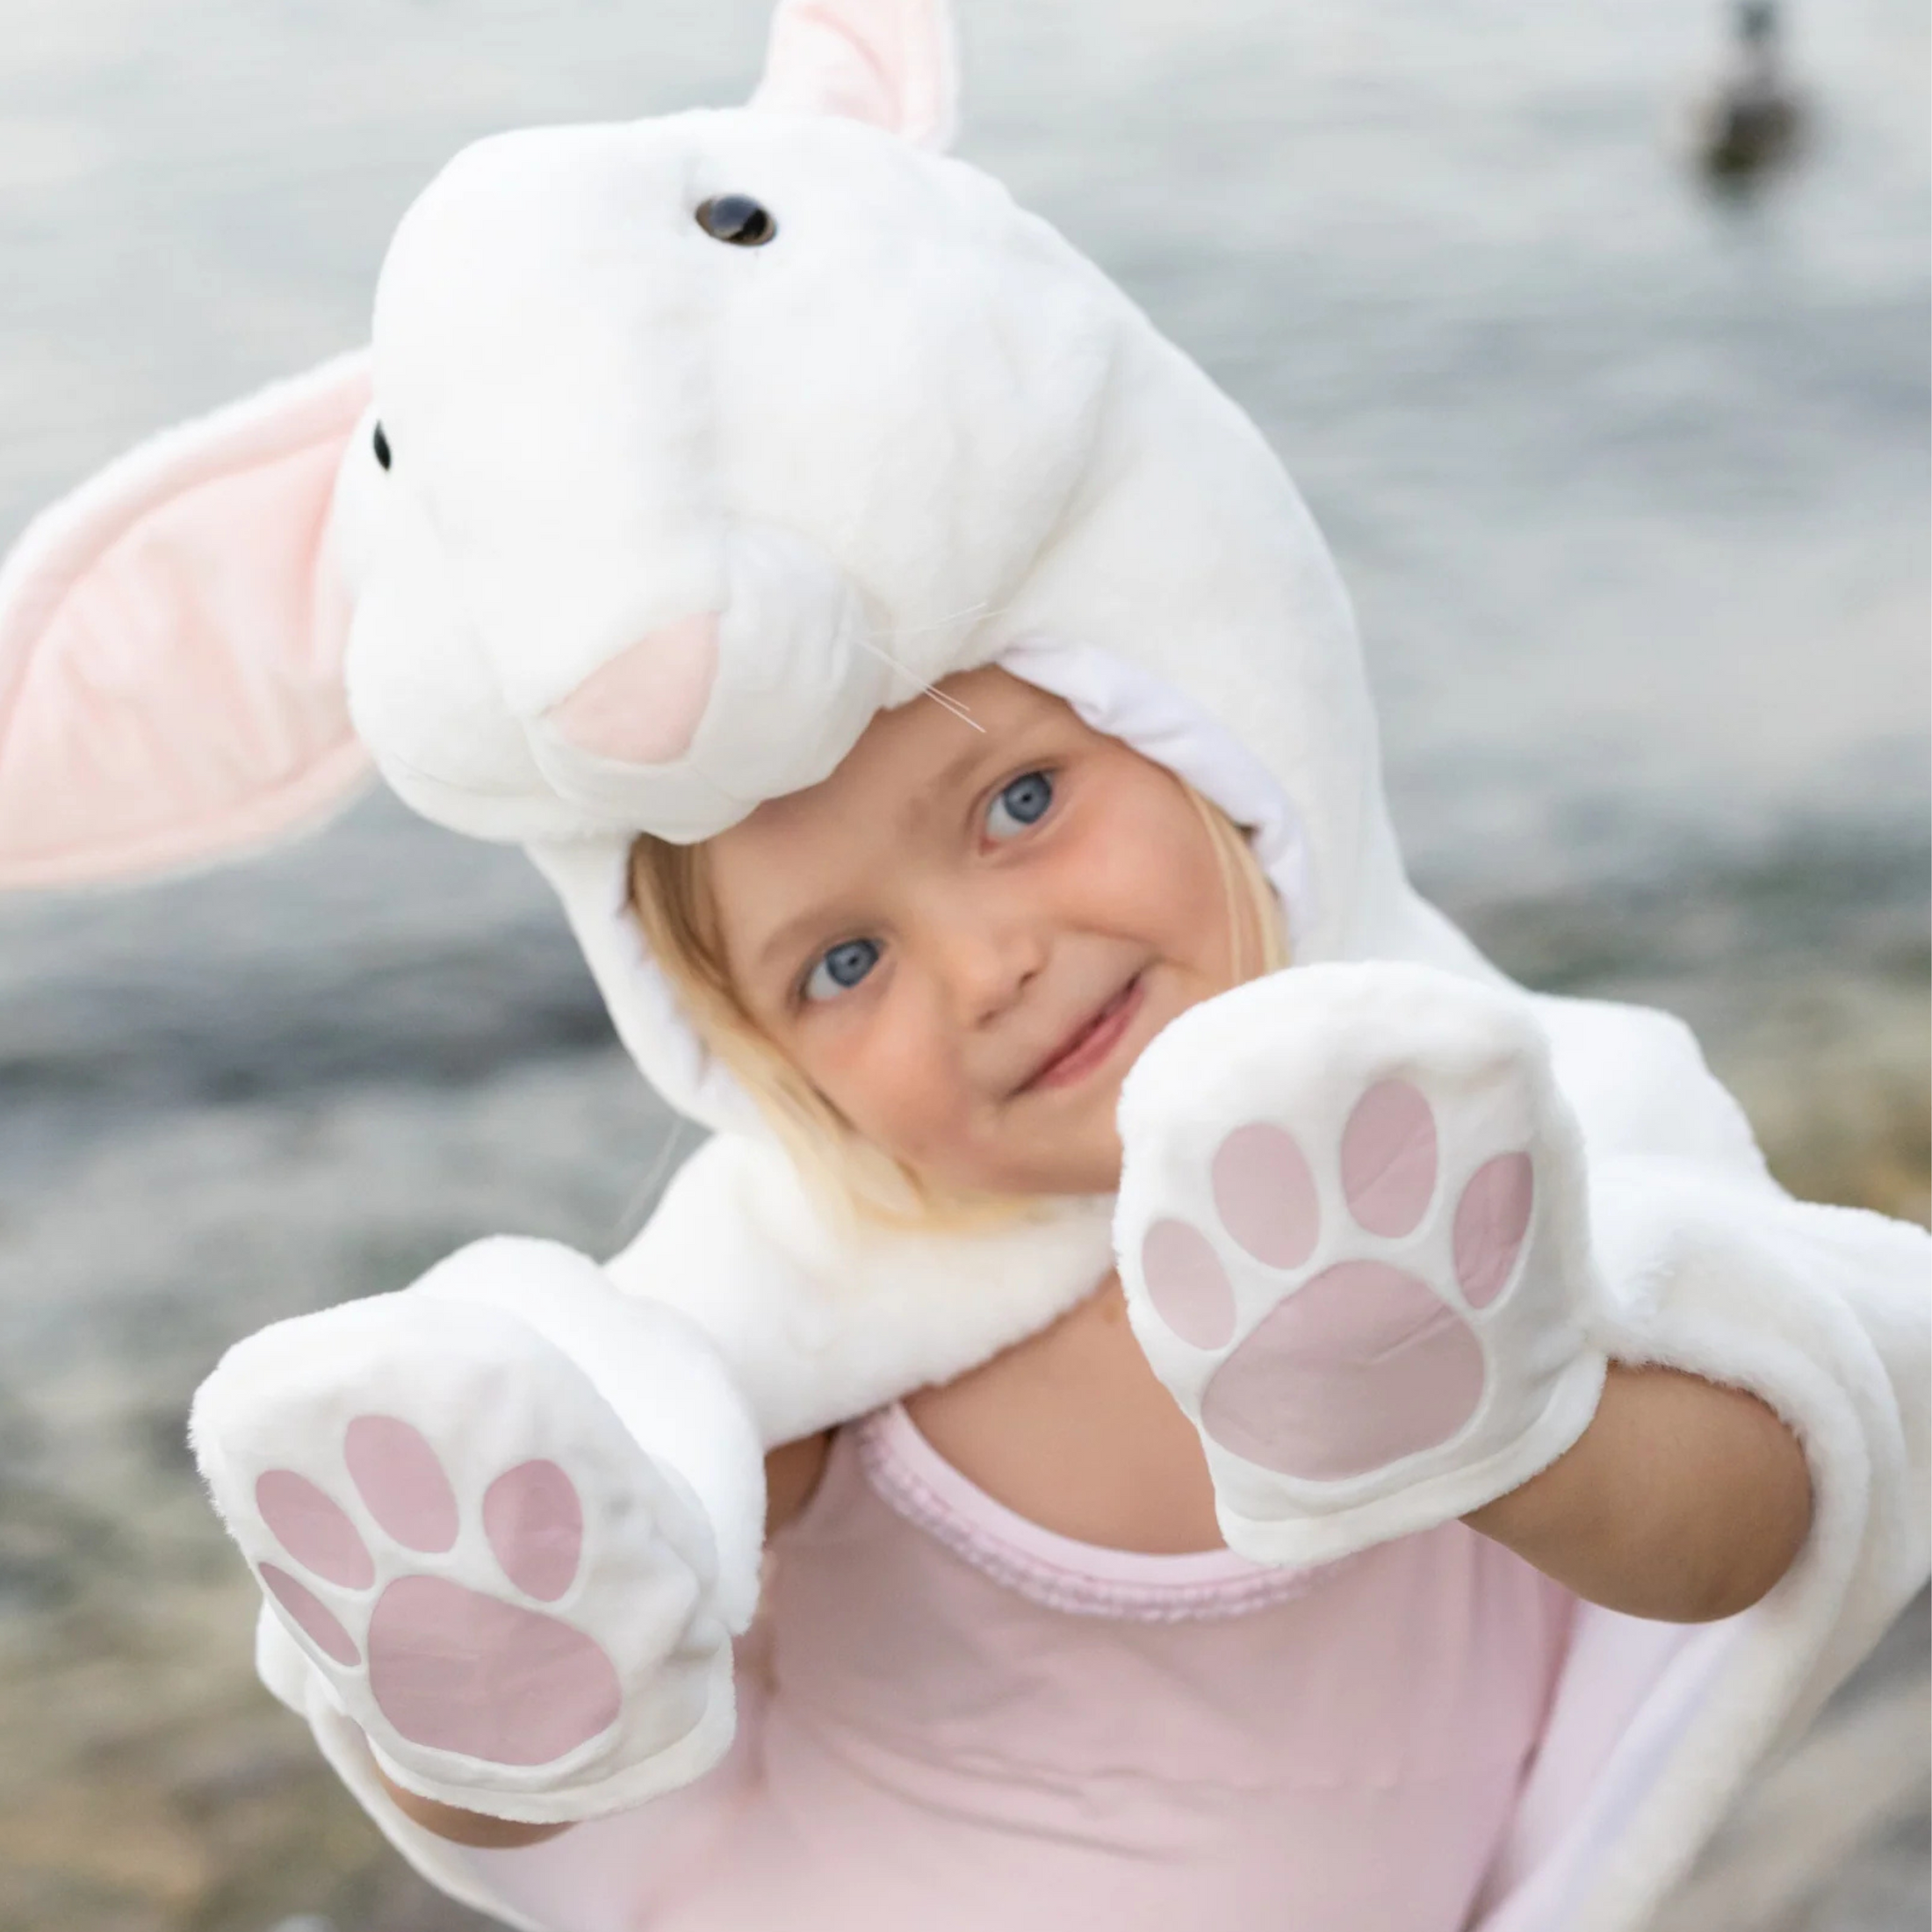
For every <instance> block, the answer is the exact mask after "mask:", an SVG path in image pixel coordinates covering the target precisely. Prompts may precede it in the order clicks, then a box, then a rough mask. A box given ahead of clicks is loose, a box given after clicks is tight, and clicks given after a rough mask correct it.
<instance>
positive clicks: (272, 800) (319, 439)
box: [0, 355, 369, 887]
mask: <svg viewBox="0 0 1932 1932" xmlns="http://www.w3.org/2000/svg"><path fill="white" fill-rule="evenodd" d="M368 401H369V367H368V357H367V356H366V355H356V356H348V357H341V358H339V359H338V360H336V361H334V362H330V363H326V364H323V365H322V366H321V368H320V369H317V370H314V371H311V372H310V373H309V374H307V375H306V376H302V377H299V378H296V379H295V380H294V381H292V382H286V383H282V384H278V385H277V386H275V387H273V388H270V389H267V390H264V391H263V393H261V394H259V395H256V396H251V397H249V399H248V400H245V401H243V402H240V403H236V404H234V405H233V406H232V407H228V408H227V409H224V410H221V411H220V412H219V413H217V414H216V415H213V416H209V417H206V418H205V419H203V420H202V421H200V422H192V423H189V424H187V425H185V426H184V428H182V429H174V430H170V431H169V432H168V433H167V434H166V435H164V436H159V437H157V438H156V439H155V441H154V442H153V443H148V444H147V445H146V446H144V447H143V448H141V449H138V450H136V451H133V453H132V454H131V455H129V456H126V457H124V458H121V459H120V460H119V462H118V463H115V464H113V465H111V466H110V467H109V468H108V469H107V470H106V471H105V472H103V473H102V474H101V475H100V476H98V477H97V478H96V479H94V480H93V481H92V482H90V483H88V484H85V485H83V487H82V488H81V489H79V490H78V491H76V493H75V494H74V495H73V496H71V497H69V498H68V500H67V501H65V502H64V503H61V504H59V505H57V506H56V507H55V508H53V509H52V510H49V511H48V512H47V514H46V515H43V516H42V517H40V520H39V521H38V522H36V523H33V524H32V525H31V526H30V527H29V528H28V530H27V531H26V533H25V536H23V537H21V539H20V542H19V544H18V545H17V546H16V548H15V550H14V551H13V554H12V555H11V557H10V558H8V559H7V560H6V563H5V565H4V567H0V887H9V886H11V887H18V886H40V885H66V884H74V883H81V882H83V881H86V880H93V879H105V878H111V877H114V876H125V875H128V874H138V873H144V872H161V871H168V870H171V869H176V868H177V867H182V866H189V865H193V864H196V863H198V862H201V861H207V860H209V859H212V858H214V857H215V856H217V855H219V854H222V853H224V852H228V851H232V850H234V849H235V848H237V847H249V846H259V845H266V844H269V843H270V842H271V841H273V840H276V839H278V838H279V837H281V836H283V835H284V834H285V833H290V832H292V831H295V830H299V829H300V828H302V827H304V826H305V825H308V824H312V823H314V821H316V820H317V819H320V818H322V817H324V816H326V815H327V814H328V812H329V811H331V810H332V809H334V808H335V806H337V805H338V804H341V803H342V802H343V801H344V800H345V799H346V798H347V797H349V796H350V794H351V793H353V792H354V791H355V790H357V789H359V788H360V786H361V785H362V784H363V782H364V779H365V777H366V775H367V774H368V771H369V760H368V757H367V755H366V753H364V751H363V750H362V748H361V746H359V745H358V744H357V741H356V739H355V736H354V734H353V732H351V730H350V723H349V708H348V701H347V698H346V696H345V695H344V692H343V688H342V651H343V646H344V645H345V643H346V640H347V637H348V630H349V598H348V594H347V591H346V588H345V587H344V586H343V584H342V581H341V580H340V578H339V576H338V574H337V572H336V568H335V565H334V563H333V562H332V561H331V559H329V557H328V554H327V551H326V547H325V538H326V536H327V533H328V521H329V505H330V501H331V496H332V494H333V491H334V488H335V473H336V471H337V469H338V468H339V467H340V465H341V462H342V451H343V447H344V445H345V444H346V443H347V442H348V440H349V438H350V435H351V433H352V432H353V431H354V429H355V428H356V425H357V422H358V420H359V419H360V417H361V416H362V415H363V412H364V409H365V408H366V407H367V406H368Z"/></svg>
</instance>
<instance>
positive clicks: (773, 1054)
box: [630, 780, 1288, 1231]
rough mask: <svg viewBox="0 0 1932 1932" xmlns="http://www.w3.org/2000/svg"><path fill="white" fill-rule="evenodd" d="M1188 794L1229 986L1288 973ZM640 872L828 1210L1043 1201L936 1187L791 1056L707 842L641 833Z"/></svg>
mask: <svg viewBox="0 0 1932 1932" xmlns="http://www.w3.org/2000/svg"><path fill="white" fill-rule="evenodd" d="M1176 782H1177V783H1179V782H1180V781H1178V780H1177V781H1176ZM1182 789H1183V790H1184V791H1185V792H1186V796H1187V797H1188V799H1189V801H1190V802H1191V803H1192V804H1193V806H1194V809H1195V810H1196V811H1199V812H1200V816H1201V819H1202V822H1203V823H1204V824H1205V825H1206V826H1207V828H1208V844H1209V847H1210V848H1211V849H1212V851H1213V853H1214V854H1215V866H1216V868H1217V869H1218V870H1219V872H1220V874H1221V883H1222V891H1223V893H1224V895H1225V897H1226V899H1227V905H1228V925H1229V934H1230V937H1231V945H1230V953H1231V957H1230V959H1229V984H1230V985H1238V984H1241V982H1243V981H1244V980H1249V979H1257V978H1259V977H1261V976H1262V975H1263V974H1264V973H1272V972H1277V971H1279V970H1280V969H1281V968H1282V967H1284V966H1286V965H1287V963H1288V946H1287V933H1286V930H1285V927H1284V925H1283V922H1282V918H1281V907H1280V902H1279V901H1278V900H1277V898H1276V897H1275V892H1274V888H1273V887H1272V885H1271V884H1270V883H1268V877H1267V875H1266V874H1265V872H1263V870H1262V869H1261V863H1260V861H1259V860H1258V859H1257V858H1256V857H1255V855H1254V851H1253V848H1252V847H1251V846H1250V845H1249V843H1248V840H1247V836H1246V834H1245V833H1243V832H1242V831H1241V830H1240V828H1239V827H1238V826H1236V824H1235V823H1234V821H1233V820H1232V819H1231V818H1229V817H1228V815H1227V814H1226V813H1225V812H1224V811H1222V810H1221V809H1220V807H1219V806H1217V805H1214V804H1210V803H1209V802H1208V800H1207V799H1206V798H1204V797H1201V795H1200V793H1199V792H1197V791H1196V790H1194V789H1193V787H1192V786H1190V785H1186V784H1182ZM630 877H631V912H632V915H633V916H634V917H635V918H636V919H637V921H638V926H640V927H641V929H642V930H643V933H644V938H645V945H646V946H647V947H648V948H649V949H650V952H651V956H652V959H653V960H654V961H655V962H656V963H657V966H658V968H659V970H660V971H661V972H662V973H663V974H664V976H665V977H666V979H667V980H668V981H669V983H670V985H671V990H672V991H673V993H674V995H675V996H676V998H677V1002H678V1005H679V1006H681V1008H682V1009H683V1012H684V1014H685V1016H686V1018H687V1019H688V1020H689V1021H690V1023H691V1025H692V1026H693V1027H695V1028H696V1031H697V1034H698V1037H699V1038H700V1039H701V1040H702V1041H703V1043H704V1045H705V1046H706V1047H707V1048H708V1049H710V1052H711V1053H712V1054H713V1055H715V1056H716V1057H717V1059H718V1061H719V1062H720V1063H722V1064H723V1065H724V1067H726V1068H727V1069H728V1070H729V1071H730V1072H731V1074H732V1077H733V1078H735V1079H736V1080H737V1081H738V1083H739V1085H740V1086H741V1087H743V1088H744V1089H745V1091H746V1092H747V1093H748V1094H749V1095H750V1096H751V1098H752V1099H753V1101H754V1102H755V1103H756V1104H757V1106H758V1107H759V1110H760V1111H761V1113H762V1114H764V1116H765V1118H766V1120H767V1121H768V1122H769V1123H770V1126H771V1128H772V1131H773V1132H774V1133H775V1135H777V1137H778V1139H779V1141H780V1142H781V1143H782V1145H783V1146H784V1148H785V1149H786V1150H787V1152H789V1154H790V1156H791V1157H792V1160H793V1162H794V1164H796V1166H797V1170H798V1171H799V1173H800V1174H801V1175H802V1176H803V1177H804V1180H805V1183H806V1185H807V1186H809V1187H810V1188H811V1191H812V1193H814V1195H815V1196H817V1197H818V1199H819V1200H820V1201H821V1202H822V1203H823V1204H824V1205H826V1206H829V1207H831V1208H833V1210H834V1211H835V1212H837V1213H839V1214H840V1215H843V1216H844V1217H846V1218H847V1219H848V1220H854V1221H859V1222H871V1223H873V1224H875V1225H884V1226H887V1227H893V1228H900V1229H908V1228H911V1229H923V1230H926V1231H936V1230H938V1229H961V1228H972V1227H984V1226H988V1225H994V1224H998V1223H1000V1222H1009V1221H1012V1220H1014V1219H1016V1218H1019V1217H1020V1216H1022V1215H1025V1214H1027V1212H1029V1211H1033V1210H1034V1208H1035V1207H1036V1204H1035V1203H1033V1202H1029V1201H1027V1200H1023V1199H1022V1200H1016V1199H1013V1198H1012V1197H1009V1196H1005V1195H997V1194H979V1193H965V1192H962V1191H961V1190H959V1189H951V1188H941V1187H938V1186H934V1184H933V1183H932V1182H931V1181H930V1180H928V1179H926V1177H924V1176H923V1175H921V1174H919V1173H918V1172H917V1171H915V1170H914V1169H912V1167H910V1166H909V1165H908V1164H906V1163H905V1162H904V1161H901V1160H899V1159H898V1158H897V1157H895V1156H893V1155H891V1154H889V1153H887V1152H886V1151H885V1150H884V1149H883V1148H881V1147H877V1146H875V1145H874V1144H873V1143H871V1142H870V1141H868V1140H867V1139H865V1137H864V1136H863V1135H861V1134H860V1133H859V1132H858V1130H857V1129H856V1128H854V1127H853V1125H852V1124H851V1122H850V1121H847V1119H846V1117H845V1115H844V1114H841V1113H840V1111H839V1110H838V1108H837V1107H834V1106H833V1104H832V1102H831V1101H830V1100H828V1099H826V1098H825V1095H824V1094H823V1093H821V1092H819V1091H818V1088H817V1087H815V1086H814V1085H812V1084H811V1081H810V1080H808V1079H807V1078H805V1076H804V1073H803V1072H802V1071H800V1070H799V1069H798V1068H797V1066H796V1065H795V1064H794V1063H792V1062H791V1061H790V1060H789V1059H788V1058H787V1057H786V1056H785V1055H784V1053H783V1052H782V1050H781V1049H780V1048H779V1047H778V1045H777V1043H776V1042H775V1041H774V1040H773V1039H772V1038H771V1037H770V1035H769V1034H767V1033H766V1032H765V1030H764V1029H763V1028H762V1027H761V1026H759V1024H758V1022H757V1021H756V1020H753V1017H752V1015H751V1013H750V1012H749V1011H748V1010H747V1009H746V1006H745V1003H744V1001H743V999H742V998H740V997H739V991H738V989H737V988H736V986H734V985H733V984H732V977H731V972H730V970H729V969H728V967H727V965H726V963H725V959H724V942H723V937H722V934H721V933H720V929H719V924H718V918H717V900H716V898H715V896H714V894H713V891H712V887H711V876H710V864H709V861H708V854H707V851H706V847H704V846H703V845H688V846H686V845H673V844H671V843H670V842H669V841H668V840H664V839H659V838H655V837H653V836H652V834H651V833H639V834H638V839H637V840H636V842H635V843H634V844H633V845H632V846H631V867H630Z"/></svg>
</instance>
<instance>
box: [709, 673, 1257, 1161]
mask: <svg viewBox="0 0 1932 1932" xmlns="http://www.w3.org/2000/svg"><path fill="white" fill-rule="evenodd" d="M940 689H941V692H942V693H943V694H944V695H945V696H946V697H947V698H948V699H950V700H951V701H952V702H953V703H954V704H956V705H959V706H963V707H964V708H965V709H966V710H967V711H968V712H969V713H970V717H971V724H968V723H966V722H965V721H963V720H962V718H961V717H959V716H958V715H956V713H955V711H954V710H950V709H948V707H947V706H946V705H944V704H941V703H934V702H933V701H931V700H929V699H921V700H918V701H915V702H914V703H910V704H905V705H902V706H901V707H900V708H899V709H898V710H893V711H887V712H883V713H881V714H880V716H879V717H876V718H875V719H874V720H873V722H872V724H871V725H870V726H869V728H868V729H867V731H866V732H865V735H864V736H863V737H862V738H861V739H860V740H859V742H858V743H857V745H855V746H854V747H853V749H852V751H851V752H850V753H848V754H847V758H846V759H845V761H844V762H843V763H842V764H841V765H840V767H839V768H838V769H837V770H836V771H835V772H833V775H832V776H831V777H829V778H828V779H826V780H825V782H823V783H822V784H819V785H816V786H814V787H812V788H811V789H810V790H808V791H803V792H796V793H793V794H792V795H791V796H789V797H784V798H776V799H773V800H771V801H770V802H769V803H768V804H764V805H761V806H760V807H759V809H758V810H757V811H754V812H753V814H752V815H751V817H750V818H746V820H744V821H743V823H741V824H739V825H735V826H733V827H732V829H731V830H730V831H729V832H726V833H722V834H720V835H719V836H718V837H717V838H716V839H714V840H712V841H711V842H710V861H711V862H710V880H711V886H712V890H713V893H714V895H715V899H716V905H717V919H718V926H719V937H720V939H721V941H722V943H723V948H724V959H725V962H726V964H727V966H728V968H729V970H730V972H731V975H732V981H733V983H734V984H735V986H736V988H737V990H738V992H739V998H741V999H742V1000H743V1001H744V1003H745V1006H746V1009H747V1011H748V1012H749V1013H750V1014H751V1016H752V1017H753V1020H756V1021H757V1022H758V1024H759V1025H760V1026H761V1027H763V1028H764V1029H765V1031H766V1032H767V1033H768V1034H769V1036H770V1037H771V1039H772V1040H773V1041H774V1042H775V1044H776V1045H777V1046H778V1048H779V1049H781V1050H782V1052H783V1053H784V1054H786V1055H787V1056H788V1057H789V1058H790V1060H791V1061H792V1062H793V1063H794V1064H795V1065H797V1067H798V1068H799V1070H800V1071H802V1072H803V1073H804V1075H805V1076H806V1078H808V1079H810V1080H811V1082H812V1084H813V1085H815V1086H817V1087H818V1090H819V1092H821V1093H823V1094H824V1095H825V1098H826V1099H828V1100H830V1101H831V1103H832V1104H833V1106H834V1107H837V1108H838V1109H839V1111H840V1113H841V1114H843V1115H844V1116H845V1118H846V1119H847V1121H849V1122H850V1123H851V1125H852V1126H853V1128H854V1129H856V1131H857V1132H858V1133H860V1134H861V1135H863V1136H864V1137H865V1138H866V1139H868V1140H869V1141H871V1142H872V1143H874V1144H875V1145H876V1146H878V1147H880V1148H883V1150H885V1151H886V1152H888V1153H890V1154H892V1155H895V1156H896V1157H898V1158H899V1159H900V1160H901V1161H903V1162H905V1164H906V1165H908V1166H909V1167H911V1168H912V1169H913V1170H914V1171H916V1172H918V1173H919V1174H920V1175H921V1176H923V1177H924V1178H926V1179H927V1180H928V1181H929V1182H930V1183H932V1184H934V1185H935V1186H943V1187H946V1188H948V1189H953V1190H958V1191H970V1192H982V1193H998V1194H1017V1193H1056V1194H1070V1193H1110V1192H1112V1190H1113V1189H1114V1187H1115V1186H1118V1184H1119V1181H1120V1172H1121V1145H1120V1140H1119V1136H1118V1135H1117V1134H1116V1132H1115V1129H1114V1104H1115V1102H1116V1100H1117V1099H1119V1096H1120V1089H1121V1079H1122V1078H1123V1077H1124V1076H1125V1075H1126V1072H1127V1070H1128V1068H1129V1067H1130V1066H1131V1065H1132V1064H1133V1063H1134V1061H1135V1058H1136V1057H1137V1056H1138V1055H1139V1054H1140V1052H1141V1049H1143V1047H1145V1046H1146V1045H1147V1043H1148V1042H1150V1040H1151V1039H1152V1038H1153V1037H1154V1035H1155V1034H1157V1033H1158V1032H1159V1031H1160V1029H1161V1028H1162V1027H1164V1026H1165V1025H1166V1024H1167V1023H1168V1021H1169V1020H1172V1019H1173V1018H1174V1017H1175V1016H1176V1015H1177V1014H1179V1013H1182V1012H1183V1011H1185V1010H1186V1008H1187V1007H1189V1006H1193V1005H1194V1004H1195V1002H1196V1001H1198V1000H1201V999H1206V998H1208V997H1209V996H1210V995H1211V994H1214V993H1216V992H1220V991H1224V990H1225V989H1226V987H1227V986H1228V985H1229V984H1230V981H1231V966H1232V961H1233V959H1234V956H1235V951H1236V948H1235V935H1234V934H1233V933H1232V932H1231V930H1230V912H1229V893H1228V890H1227V889H1226V886H1225V884H1224V883H1223V878H1222V869H1221V866H1220V864H1219V862H1218V861H1217V857H1216V854H1215V847H1214V843H1213V840H1212V836H1211V834H1210V833H1209V831H1208V825H1207V824H1206V822H1205V821H1204V819H1203V818H1202V816H1201V814H1200V811H1199V810H1198V809H1197V808H1196V807H1195V805H1194V804H1193V801H1192V800H1191V799H1190V798H1189V797H1188V796H1187V794H1186V792H1185V791H1184V790H1183V789H1182V788H1181V785H1180V783H1179V781H1178V780H1176V779H1175V778H1173V777H1172V776H1171V775H1170V774H1169V773H1167V772H1166V771H1164V770H1163V769H1162V768H1160V767H1159V766H1157V765H1155V764H1152V763H1150V762H1149V761H1147V760H1146V759H1144V758H1143V757H1141V756H1140V755H1139V753H1135V752H1133V751H1130V750H1128V748H1127V747H1126V746H1124V745H1121V744H1120V743H1119V742H1117V741H1116V740H1115V739H1111V738H1107V737H1104V736H1102V735H1101V734H1099V732H1092V731H1090V730H1089V729H1088V728H1087V727H1086V726H1085V725H1084V724H1081V722H1080V721H1079V719H1078V717H1075V716H1074V714H1073V712H1072V711H1071V710H1069V709H1068V707H1067V706H1066V705H1065V704H1063V703H1061V702H1060V701H1059V700H1058V699H1057V698H1053V697H1049V696H1047V695H1046V694H1045V693H1043V692H1042V691H1039V690H1036V689H1035V688H1034V687H1033V686H1031V685H1029V684H1026V683H1023V682H1022V681H1020V680H1019V679H1017V678H1014V677H1013V676H1011V675H1009V674H1007V673H1006V672H1004V671H999V670H997V669H986V670H982V671H975V672H971V673H969V674H965V675H963V676H961V677H956V678H950V679H948V680H947V681H946V682H945V683H944V684H942V685H941V687H940ZM974 725H977V726H978V727H979V729H977V730H975V729H974V728H973V726H974ZM1244 937H1245V935H1244Z"/></svg>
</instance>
